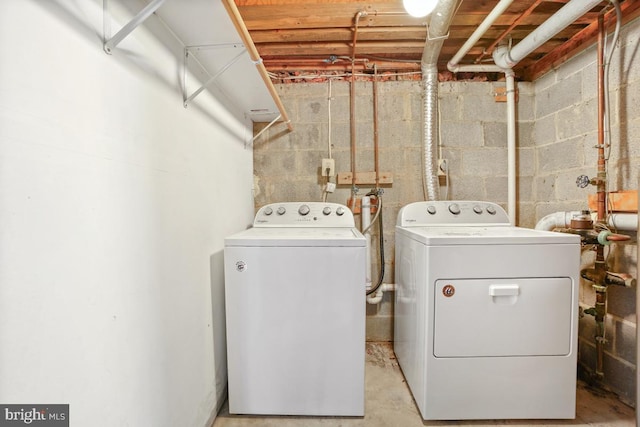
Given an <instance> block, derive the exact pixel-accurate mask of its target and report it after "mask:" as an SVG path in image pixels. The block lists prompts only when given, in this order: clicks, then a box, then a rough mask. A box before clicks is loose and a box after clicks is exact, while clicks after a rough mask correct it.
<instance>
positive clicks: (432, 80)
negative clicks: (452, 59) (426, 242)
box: [421, 0, 458, 200]
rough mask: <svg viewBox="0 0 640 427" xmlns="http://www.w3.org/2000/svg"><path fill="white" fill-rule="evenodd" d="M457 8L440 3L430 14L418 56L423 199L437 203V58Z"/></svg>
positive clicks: (454, 1)
mask: <svg viewBox="0 0 640 427" xmlns="http://www.w3.org/2000/svg"><path fill="white" fill-rule="evenodd" d="M457 7H458V0H440V1H439V2H438V5H437V6H436V8H435V10H434V11H433V12H432V13H431V18H430V21H429V27H428V28H427V41H426V43H425V46H424V50H423V52H422V61H421V68H422V82H423V84H424V91H425V93H424V109H423V115H424V176H423V180H424V187H425V193H426V194H425V199H427V200H438V198H439V182H438V175H437V173H436V160H437V159H436V148H437V145H438V141H437V138H438V57H439V56H440V51H441V50H442V44H443V43H444V40H445V39H446V38H447V37H448V36H449V26H450V25H451V20H452V19H453V15H454V14H455V11H456V9H457Z"/></svg>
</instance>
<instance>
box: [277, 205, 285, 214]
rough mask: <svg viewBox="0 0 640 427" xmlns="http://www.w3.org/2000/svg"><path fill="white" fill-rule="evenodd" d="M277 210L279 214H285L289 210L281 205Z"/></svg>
mask: <svg viewBox="0 0 640 427" xmlns="http://www.w3.org/2000/svg"><path fill="white" fill-rule="evenodd" d="M276 212H277V213H278V215H284V214H285V212H287V210H286V209H285V207H284V206H280V207H279V208H278V210H277V211H276Z"/></svg>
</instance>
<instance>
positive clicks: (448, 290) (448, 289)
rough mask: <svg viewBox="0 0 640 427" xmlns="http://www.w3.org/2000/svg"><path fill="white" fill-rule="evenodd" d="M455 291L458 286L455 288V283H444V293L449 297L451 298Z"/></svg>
mask: <svg viewBox="0 0 640 427" xmlns="http://www.w3.org/2000/svg"><path fill="white" fill-rule="evenodd" d="M455 293H456V288H454V287H453V285H444V287H443V288H442V295H444V296H445V297H447V298H451V297H452V296H453V294H455Z"/></svg>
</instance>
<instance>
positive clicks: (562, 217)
mask: <svg viewBox="0 0 640 427" xmlns="http://www.w3.org/2000/svg"><path fill="white" fill-rule="evenodd" d="M580 214H581V212H580V211H568V212H554V213H551V214H549V215H547V216H545V217H544V218H542V219H541V220H540V221H538V223H537V224H536V227H535V229H536V230H546V231H551V230H553V229H554V228H564V227H569V226H571V218H573V217H574V216H576V215H580ZM597 216H598V214H597V213H595V212H594V213H592V214H591V219H592V220H594V221H595V220H596V219H597ZM607 226H608V227H611V228H612V229H615V230H619V231H638V214H633V213H614V214H610V215H609V219H608V221H607Z"/></svg>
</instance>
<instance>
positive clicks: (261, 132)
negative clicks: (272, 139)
mask: <svg viewBox="0 0 640 427" xmlns="http://www.w3.org/2000/svg"><path fill="white" fill-rule="evenodd" d="M281 118H282V114H278V117H276V118H275V119H273V120H271V123H269V124H268V125H267V126H266V127H265V128H264V129H262V130H261V131H260V132H258V134H257V135H256V136H254V137H253V138H252V139H251V146H253V143H254V142H256V139H258V138H260V135H262V134H263V133H265V132H266V131H267V129H269V128H270V127H271V126H273V125H274V124H275V123H276V122H277V121H278V120H280V119H281ZM244 148H248V147H247V144H245V145H244Z"/></svg>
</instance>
